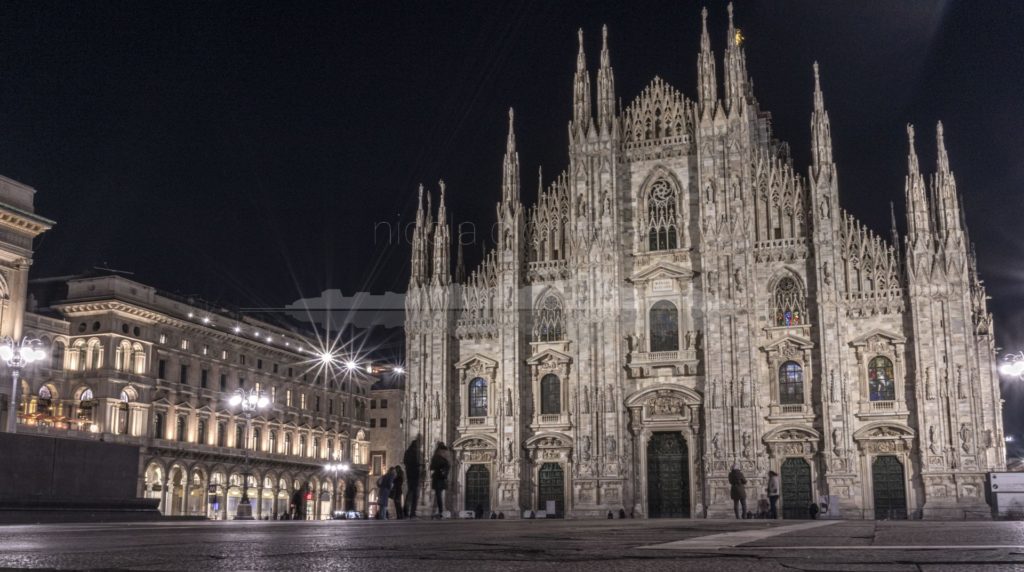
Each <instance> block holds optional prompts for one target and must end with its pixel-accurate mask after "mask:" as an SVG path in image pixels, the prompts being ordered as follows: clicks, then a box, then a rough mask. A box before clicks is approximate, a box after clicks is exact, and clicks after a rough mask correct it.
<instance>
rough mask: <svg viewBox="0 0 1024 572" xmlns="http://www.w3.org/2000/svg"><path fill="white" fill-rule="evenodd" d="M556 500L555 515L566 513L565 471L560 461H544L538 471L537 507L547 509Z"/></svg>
mask: <svg viewBox="0 0 1024 572" xmlns="http://www.w3.org/2000/svg"><path fill="white" fill-rule="evenodd" d="M548 501H554V503H555V514H554V516H562V515H564V514H565V471H563V470H562V465H560V464H558V463H544V464H543V465H541V467H540V471H538V472H537V509H538V510H547V507H548Z"/></svg>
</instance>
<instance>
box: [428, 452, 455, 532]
mask: <svg viewBox="0 0 1024 572" xmlns="http://www.w3.org/2000/svg"><path fill="white" fill-rule="evenodd" d="M451 466H452V465H451V462H450V461H449V460H448V447H446V446H445V444H444V443H438V444H437V448H436V449H434V456H433V457H431V458H430V488H431V489H433V490H434V502H435V503H436V504H437V514H435V515H434V518H438V519H441V518H444V491H445V489H447V488H448V470H449V469H450V468H451Z"/></svg>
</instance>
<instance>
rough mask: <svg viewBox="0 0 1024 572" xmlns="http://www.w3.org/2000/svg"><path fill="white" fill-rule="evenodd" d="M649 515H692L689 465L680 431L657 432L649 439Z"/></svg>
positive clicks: (668, 516)
mask: <svg viewBox="0 0 1024 572" xmlns="http://www.w3.org/2000/svg"><path fill="white" fill-rule="evenodd" d="M647 514H648V515H649V516H650V517H651V518H688V517H689V516H690V467H689V458H688V452H687V448H686V441H684V440H683V436H682V435H680V434H679V433H654V434H653V435H651V440H650V441H648V442H647Z"/></svg>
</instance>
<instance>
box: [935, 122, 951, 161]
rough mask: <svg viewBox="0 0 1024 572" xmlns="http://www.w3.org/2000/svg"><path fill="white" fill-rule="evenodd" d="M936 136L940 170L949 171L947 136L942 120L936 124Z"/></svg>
mask: <svg viewBox="0 0 1024 572" xmlns="http://www.w3.org/2000/svg"><path fill="white" fill-rule="evenodd" d="M935 138H936V139H937V143H938V147H939V161H938V163H939V172H942V173H947V172H949V155H947V154H946V138H945V137H944V136H943V133H942V122H941V121H940V122H939V124H938V125H936V126H935Z"/></svg>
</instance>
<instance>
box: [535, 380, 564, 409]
mask: <svg viewBox="0 0 1024 572" xmlns="http://www.w3.org/2000/svg"><path fill="white" fill-rule="evenodd" d="M561 412H562V382H561V380H559V379H558V376H557V375H555V374H553V373H549V374H547V375H545V376H544V377H542V378H541V379H540V413H541V415H555V414H558V413H561Z"/></svg>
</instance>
